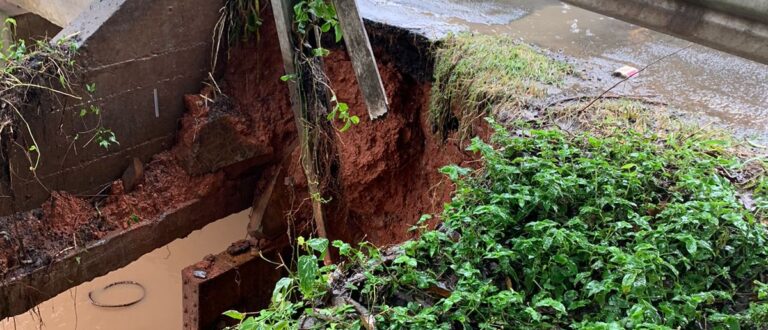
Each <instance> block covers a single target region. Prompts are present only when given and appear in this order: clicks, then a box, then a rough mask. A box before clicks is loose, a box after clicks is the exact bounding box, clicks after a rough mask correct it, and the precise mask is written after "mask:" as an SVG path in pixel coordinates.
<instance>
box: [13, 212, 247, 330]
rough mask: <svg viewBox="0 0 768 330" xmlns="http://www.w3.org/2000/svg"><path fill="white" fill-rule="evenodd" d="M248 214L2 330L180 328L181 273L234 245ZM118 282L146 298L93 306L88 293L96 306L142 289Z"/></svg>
mask: <svg viewBox="0 0 768 330" xmlns="http://www.w3.org/2000/svg"><path fill="white" fill-rule="evenodd" d="M248 212H249V211H247V210H246V211H243V212H241V213H238V214H234V215H232V216H229V217H227V218H224V219H221V220H219V221H217V222H215V223H212V224H210V225H208V226H206V227H205V228H203V229H202V230H199V231H196V232H194V233H192V234H190V235H189V237H187V238H185V239H180V240H176V241H174V242H172V243H171V244H169V245H167V246H165V247H162V248H159V249H157V250H155V251H153V252H150V253H149V254H146V255H144V256H142V257H141V258H140V259H139V260H136V261H134V262H133V263H131V264H130V265H128V266H126V267H125V268H122V269H119V270H116V271H113V272H111V273H109V274H107V275H105V276H102V277H99V278H97V279H95V280H93V281H91V282H88V283H84V284H82V285H80V286H78V287H76V288H73V289H71V290H69V291H67V292H64V293H62V294H60V295H58V296H57V297H55V298H53V299H51V300H49V301H46V302H44V303H42V304H40V305H39V306H38V308H39V315H40V316H42V321H43V325H42V326H41V324H40V317H39V316H38V315H33V314H32V313H27V314H24V315H21V316H17V317H16V318H15V327H14V320H13V319H6V320H3V321H0V329H2V330H11V329H19V330H33V329H47V330H74V329H80V330H102V329H103V330H135V329H181V327H182V306H181V270H182V269H183V268H184V267H187V266H189V265H191V264H193V263H195V262H198V261H200V260H202V259H203V258H204V257H205V256H206V255H209V254H215V253H219V252H221V251H224V250H225V249H226V248H227V247H228V246H229V245H230V244H231V243H232V242H234V241H237V240H240V239H243V238H244V237H245V232H246V226H247V224H248ZM118 281H135V282H137V283H140V284H141V285H143V286H144V287H145V288H146V296H145V298H144V299H143V300H142V301H141V302H139V303H138V304H136V305H133V306H130V307H125V308H116V309H110V308H102V307H95V306H93V305H91V303H90V301H89V299H88V292H90V291H94V290H95V291H94V295H93V297H94V299H95V300H97V301H98V302H100V303H105V304H110V303H112V304H114V303H121V302H127V301H131V300H134V299H135V298H136V297H138V296H140V295H141V292H140V289H139V288H137V287H135V286H131V285H123V286H115V287H113V288H111V289H110V290H107V291H104V292H101V289H102V288H103V287H105V286H107V285H109V284H111V283H114V282H118Z"/></svg>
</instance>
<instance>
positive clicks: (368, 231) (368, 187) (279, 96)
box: [0, 18, 472, 278]
mask: <svg viewBox="0 0 768 330" xmlns="http://www.w3.org/2000/svg"><path fill="white" fill-rule="evenodd" d="M271 21H272V20H270V19H268V18H267V19H265V22H271ZM260 33H261V35H260V38H258V41H257V42H256V41H252V42H247V43H243V44H241V45H239V46H237V47H235V48H233V49H231V50H230V57H229V61H228V65H227V68H226V72H225V75H224V78H223V79H222V81H220V82H219V85H220V86H221V89H222V91H223V93H224V94H225V95H227V96H228V97H227V98H224V97H222V96H220V95H215V94H217V93H214V92H213V91H212V90H213V89H211V88H208V89H206V91H204V92H202V93H201V94H200V95H190V96H188V97H187V104H188V106H189V112H188V113H187V114H186V115H185V117H184V118H183V119H182V121H181V126H182V128H181V131H180V133H179V139H178V143H177V146H175V147H174V148H173V149H172V150H169V151H167V152H164V153H161V154H159V155H157V156H155V157H154V159H153V160H152V161H151V162H150V163H148V164H146V168H145V173H146V174H145V176H144V178H143V179H142V180H140V181H139V183H138V185H137V186H136V188H135V189H133V190H132V191H130V192H126V191H125V190H124V188H123V183H122V182H121V181H120V180H118V181H116V182H115V183H114V184H113V185H112V187H111V189H109V190H108V191H107V192H106V193H105V195H104V196H97V197H92V196H89V197H83V196H73V195H70V194H67V193H65V192H60V193H54V194H53V196H52V198H51V199H50V201H49V202H47V203H46V204H45V205H44V206H43V207H42V209H40V210H36V211H33V212H29V213H24V214H18V215H16V216H14V217H8V218H4V219H0V233H2V234H3V235H2V236H3V237H0V274H2V275H3V276H4V277H5V278H8V277H9V276H10V275H18V274H20V273H25V272H28V271H30V270H32V269H37V268H39V267H45V266H46V265H48V264H50V263H51V262H54V261H55V260H57V259H61V258H63V257H66V256H69V255H71V254H73V253H75V252H76V251H77V250H78V249H82V248H83V247H85V246H88V245H89V244H91V243H93V242H95V241H98V240H102V239H109V238H110V237H113V236H114V235H118V234H119V233H121V232H123V231H125V230H126V229H130V228H133V227H136V226H143V225H146V224H148V223H152V222H154V221H159V220H160V219H161V218H162V217H163V215H164V214H166V213H168V212H172V211H173V210H177V209H179V208H183V207H184V205H185V204H186V203H190V202H191V201H202V202H203V203H204V202H205V201H206V196H212V195H214V194H220V193H221V192H222V191H227V190H229V189H234V187H235V186H236V185H235V183H236V182H239V181H241V180H243V178H244V177H258V176H260V175H261V176H263V177H262V179H261V180H260V182H259V183H258V184H257V185H256V187H255V188H258V187H262V186H264V185H265V182H267V181H269V180H271V177H269V176H270V175H274V173H282V175H284V176H285V178H284V180H281V182H280V186H281V190H282V194H279V196H280V198H279V200H278V202H277V203H273V204H274V205H275V206H274V207H277V208H278V210H277V211H279V212H278V213H279V214H281V215H282V217H281V219H279V220H280V222H282V224H283V225H284V224H286V223H291V224H293V225H296V226H297V227H298V228H297V232H300V233H302V234H308V233H309V231H308V230H307V229H309V227H305V226H311V224H312V222H311V221H309V220H311V217H310V204H311V201H310V199H309V197H308V194H307V193H306V180H305V178H304V175H303V172H302V170H301V168H300V166H299V154H298V151H297V150H296V149H295V145H296V131H295V127H294V122H293V117H292V114H291V112H290V107H289V100H288V96H287V88H286V86H285V85H284V84H283V83H282V82H281V81H280V79H279V78H280V76H281V75H282V74H283V69H282V61H281V56H280V51H279V48H278V44H277V37H276V32H275V29H274V26H271V25H269V24H266V25H265V26H263V27H262V29H261V32H260ZM374 48H375V53H376V55H377V58H378V61H379V69H380V71H381V74H382V77H383V80H384V83H385V87H386V90H387V94H388V96H389V99H390V102H391V108H390V112H389V114H387V115H386V116H385V117H384V118H383V119H379V120H375V121H370V120H369V119H368V117H367V111H366V108H365V105H364V102H363V99H362V96H361V93H360V91H359V89H358V88H357V83H356V80H355V76H354V74H353V71H352V65H351V63H350V61H349V58H348V56H347V55H346V53H345V52H344V51H343V50H336V51H333V52H332V53H331V54H330V56H328V57H327V58H326V67H327V71H328V75H329V78H330V80H331V82H332V85H333V88H334V89H335V90H336V92H337V93H338V96H339V99H340V100H342V101H343V102H347V103H348V104H349V106H350V111H351V112H352V113H353V114H355V115H358V116H359V117H360V118H361V123H360V124H359V125H358V126H355V127H353V128H352V129H351V130H349V131H348V132H345V133H338V134H336V135H335V136H333V137H332V141H333V144H335V148H336V150H338V162H337V164H338V166H337V167H336V168H335V173H334V177H335V178H334V179H335V180H337V183H338V185H337V186H336V188H335V189H336V191H334V196H335V197H334V199H333V200H331V201H330V202H329V203H328V204H327V208H326V209H327V210H328V212H329V214H328V215H327V219H326V220H327V226H328V230H329V235H330V236H331V238H332V239H343V240H346V241H360V240H367V241H370V242H372V243H374V244H377V245H385V244H392V243H397V242H401V241H404V240H406V239H408V238H410V237H411V235H412V234H411V233H409V232H408V231H407V229H408V228H409V227H410V226H411V225H413V224H414V223H415V222H416V221H417V220H418V219H419V217H420V215H422V214H427V213H434V212H435V211H439V209H440V208H441V207H442V205H443V202H445V201H447V199H448V198H449V195H450V192H451V189H452V187H451V186H450V184H449V183H448V182H447V181H445V180H444V178H443V177H442V175H440V174H439V173H438V169H439V168H440V167H441V166H443V165H446V164H449V163H462V162H465V161H468V160H470V159H471V158H472V157H471V155H469V154H468V153H466V152H465V151H463V148H462V147H460V146H459V145H458V143H457V142H456V140H455V139H451V138H449V139H448V140H447V141H446V142H442V141H439V140H437V138H436V137H435V136H434V135H433V134H432V132H431V131H432V130H431V128H430V125H429V123H428V121H427V114H428V102H429V101H428V99H429V92H430V84H429V83H425V82H421V81H418V80H417V79H416V78H414V73H413V70H412V68H413V67H418V66H414V65H413V63H409V68H408V70H409V72H408V73H404V72H403V71H402V70H400V69H399V67H398V56H399V54H397V53H394V54H393V53H391V52H390V51H391V50H392V49H397V47H393V45H392V44H386V43H380V44H378V45H376V44H375V45H374ZM424 53H426V50H425V52H424ZM423 60H424V61H425V62H428V59H426V58H424V59H423ZM400 67H402V66H400ZM423 67H427V66H426V65H424V66H423ZM417 74H419V73H417ZM420 74H423V73H420ZM257 190H258V189H257ZM257 193H258V191H257ZM216 203H217V202H216V201H212V203H210V205H208V207H210V208H216V207H218V205H217V204H216ZM245 207H247V205H244V206H243V208H245ZM213 220H215V219H210V221H213ZM283 232H285V231H283ZM265 243H267V242H265Z"/></svg>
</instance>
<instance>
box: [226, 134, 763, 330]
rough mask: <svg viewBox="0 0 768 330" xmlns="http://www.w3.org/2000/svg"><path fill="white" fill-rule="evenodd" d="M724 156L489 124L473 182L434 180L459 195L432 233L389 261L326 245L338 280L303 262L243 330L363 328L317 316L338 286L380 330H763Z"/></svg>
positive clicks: (702, 147)
mask: <svg viewBox="0 0 768 330" xmlns="http://www.w3.org/2000/svg"><path fill="white" fill-rule="evenodd" d="M494 146H495V147H494ZM726 147H727V144H726V143H725V142H724V141H713V140H708V139H706V138H705V137H703V136H695V137H691V138H686V139H663V140H660V139H658V137H656V136H652V135H650V136H649V135H640V134H636V133H635V132H633V131H626V132H625V134H623V135H614V136H609V137H594V136H592V135H590V134H586V133H585V134H579V135H577V136H573V137H569V136H567V135H565V134H563V133H562V132H560V131H558V130H536V129H527V130H524V131H523V133H522V134H521V135H519V136H512V135H510V134H509V133H507V131H506V129H504V128H501V127H498V126H497V130H496V134H495V136H494V138H493V144H492V145H491V144H486V143H484V142H482V141H480V140H477V139H475V140H474V141H473V143H472V145H471V147H470V149H471V150H473V151H476V152H478V153H480V154H481V155H482V158H483V163H484V166H483V169H482V170H478V171H474V170H471V169H466V168H460V167H457V166H449V167H446V168H444V169H443V170H442V171H443V173H445V174H446V175H447V176H448V177H449V178H450V179H451V180H453V181H454V182H455V183H456V185H457V191H456V196H455V198H454V199H453V201H452V202H451V203H450V204H449V205H447V206H446V209H445V212H444V213H443V221H444V223H443V225H442V228H441V229H439V230H425V229H424V228H422V229H421V230H424V231H423V233H422V235H421V238H420V239H418V240H415V241H410V242H406V243H405V244H403V245H402V246H401V247H400V249H399V250H397V251H396V252H395V256H392V255H390V254H388V253H387V252H386V251H379V250H377V249H374V248H370V247H367V246H363V248H362V251H365V252H361V250H357V249H353V248H352V247H350V246H349V245H347V244H344V243H341V242H335V243H334V246H336V247H338V248H340V251H341V254H342V255H344V256H345V257H346V258H347V262H346V263H344V264H343V265H341V266H339V268H338V270H336V271H335V272H334V268H325V269H322V270H319V269H317V266H316V265H317V261H318V259H317V258H318V257H311V254H310V257H308V256H307V255H305V256H302V257H301V258H310V259H311V258H314V260H306V261H305V262H302V260H301V259H300V261H299V268H298V271H297V274H296V275H295V276H294V277H292V278H289V279H285V280H284V281H282V282H283V285H282V286H279V287H278V288H277V289H276V290H275V296H274V297H273V305H272V307H271V308H270V309H267V310H265V311H262V312H261V313H260V314H258V315H257V316H256V317H251V318H246V319H245V320H247V321H248V322H249V323H247V324H250V325H252V326H253V327H250V328H249V327H241V329H260V328H264V329H267V328H272V327H275V328H279V327H277V326H278V325H285V326H287V327H288V328H297V327H298V326H299V324H300V322H308V321H307V320H312V322H314V323H312V324H315V325H316V326H317V328H333V327H336V328H345V329H346V328H349V329H355V328H360V327H361V326H362V324H361V322H362V321H361V320H360V319H359V318H358V317H357V316H358V315H359V313H355V311H354V309H352V308H351V307H350V305H349V304H338V305H334V306H331V307H325V308H322V306H323V305H326V306H327V304H325V303H324V301H325V300H323V299H322V297H326V295H330V294H331V292H337V291H339V290H338V286H339V285H344V286H346V290H347V291H348V294H349V296H350V297H354V298H355V299H358V300H359V302H360V303H361V304H362V305H363V306H367V309H369V310H370V313H371V315H372V316H373V317H374V318H375V320H376V324H377V328H379V329H407V328H410V329H453V328H478V329H492V328H507V329H522V328H538V329H551V328H577V329H621V328H644V329H674V328H678V327H682V328H700V329H709V328H713V329H716V328H722V329H738V328H739V327H740V326H743V327H744V328H751V327H752V328H754V327H756V328H760V327H764V326H768V323H766V321H768V317H767V316H768V312H767V311H768V307H767V306H768V305H766V304H764V303H763V301H764V299H767V298H768V286H766V285H765V284H762V283H761V282H760V281H765V279H764V276H765V274H766V271H768V265H766V262H765V260H766V258H767V257H768V249H767V248H766V246H765V243H766V238H767V236H766V229H765V227H764V226H763V225H762V224H761V223H759V222H758V221H757V219H756V217H755V215H754V214H753V213H751V212H749V211H748V210H746V209H745V207H744V205H742V203H741V202H740V200H739V198H738V190H737V188H736V187H735V186H734V185H733V184H732V183H731V182H730V181H729V180H727V179H726V178H724V177H722V176H720V175H718V172H719V169H720V168H725V169H738V168H739V167H740V166H741V165H742V162H741V161H739V160H738V159H737V158H734V157H731V156H729V155H728V153H727V152H725V150H726ZM763 182H764V181H763ZM763 184H764V183H763ZM315 245H316V246H319V247H318V248H317V249H312V250H308V251H309V252H314V254H319V253H321V251H324V250H323V245H322V243H315ZM312 263H314V265H315V266H314V267H311V266H310V267H308V266H304V267H302V266H301V265H302V264H312ZM309 268H311V271H309V272H307V271H306V269H309ZM328 278H332V279H336V281H332V285H331V286H330V287H329V286H327V283H328V281H327V279H328ZM356 278H357V280H355V279H356ZM339 279H342V280H341V281H339ZM302 283H312V284H311V285H309V284H307V285H302ZM292 286H295V288H294V289H295V290H292V289H291V288H292ZM331 289H334V290H331ZM441 291H443V292H442V293H441ZM244 324H246V323H244Z"/></svg>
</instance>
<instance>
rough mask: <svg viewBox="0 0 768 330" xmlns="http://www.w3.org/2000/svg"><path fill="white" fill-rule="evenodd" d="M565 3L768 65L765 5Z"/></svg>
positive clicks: (638, 0)
mask: <svg viewBox="0 0 768 330" xmlns="http://www.w3.org/2000/svg"><path fill="white" fill-rule="evenodd" d="M565 2H568V3H572V4H574V5H577V6H580V7H584V8H586V9H589V10H592V11H596V12H599V13H602V14H605V15H608V16H613V17H617V18H620V19H622V20H626V21H629V22H631V23H634V24H638V25H642V26H645V27H648V28H651V29H654V30H659V31H662V32H664V33H669V34H672V35H675V36H678V37H680V38H684V39H687V40H691V41H694V42H697V43H701V44H704V45H707V46H710V47H713V48H717V49H720V50H723V51H726V52H730V53H732V54H736V55H739V56H743V57H746V58H750V59H753V60H755V61H758V62H762V63H766V64H768V3H766V2H765V1H735V0H689V1H681V0H621V1H618V0H565ZM703 4H706V6H704V5H703Z"/></svg>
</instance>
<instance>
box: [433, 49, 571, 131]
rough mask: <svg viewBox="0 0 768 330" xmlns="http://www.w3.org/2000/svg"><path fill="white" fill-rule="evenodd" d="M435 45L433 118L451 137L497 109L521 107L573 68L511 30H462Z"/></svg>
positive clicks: (557, 82) (556, 82)
mask: <svg viewBox="0 0 768 330" xmlns="http://www.w3.org/2000/svg"><path fill="white" fill-rule="evenodd" d="M442 42H443V44H442V45H441V46H440V47H438V48H437V50H436V51H435V72H434V76H435V83H434V88H433V89H432V90H433V91H434V93H433V95H432V100H431V105H430V120H431V122H432V124H433V125H434V127H435V129H436V131H438V132H439V133H440V135H441V136H443V137H445V136H446V134H447V130H449V129H456V128H458V130H459V132H460V134H461V135H462V137H466V136H468V135H469V133H470V132H469V124H470V123H471V122H473V121H475V120H478V119H481V118H483V117H485V116H487V115H488V114H489V113H493V112H495V111H497V110H506V109H515V108H519V107H521V106H522V105H524V104H525V103H526V101H527V100H529V99H530V98H533V97H540V96H543V94H544V93H545V88H546V85H559V84H560V83H561V82H562V80H563V78H564V77H565V76H566V75H567V74H569V73H570V72H571V71H572V68H571V67H570V66H569V65H567V64H565V63H563V62H561V61H557V60H554V59H551V58H550V57H548V56H546V55H543V54H541V53H540V52H538V51H537V50H535V49H533V48H532V47H531V46H529V45H526V44H522V43H518V42H517V41H515V40H514V39H512V38H511V37H507V36H495V35H494V36H482V35H477V36H476V35H467V34H462V35H457V36H452V37H449V38H447V39H445V40H443V41H442Z"/></svg>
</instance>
